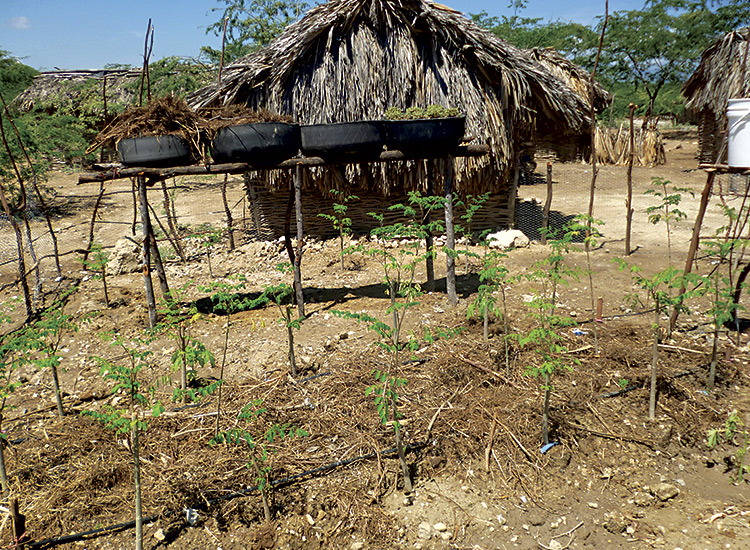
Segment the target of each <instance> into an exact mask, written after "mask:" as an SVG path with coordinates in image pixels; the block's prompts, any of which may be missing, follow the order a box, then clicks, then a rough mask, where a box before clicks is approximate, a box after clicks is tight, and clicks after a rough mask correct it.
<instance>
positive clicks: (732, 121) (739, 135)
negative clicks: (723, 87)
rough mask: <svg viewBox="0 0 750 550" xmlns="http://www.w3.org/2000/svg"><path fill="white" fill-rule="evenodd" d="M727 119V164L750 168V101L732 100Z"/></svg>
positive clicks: (728, 107)
mask: <svg viewBox="0 0 750 550" xmlns="http://www.w3.org/2000/svg"><path fill="white" fill-rule="evenodd" d="M727 119H728V120H729V126H728V128H729V134H728V140H729V143H728V151H729V153H728V158H727V164H729V166H732V167H735V168H750V99H730V100H729V104H728V106H727Z"/></svg>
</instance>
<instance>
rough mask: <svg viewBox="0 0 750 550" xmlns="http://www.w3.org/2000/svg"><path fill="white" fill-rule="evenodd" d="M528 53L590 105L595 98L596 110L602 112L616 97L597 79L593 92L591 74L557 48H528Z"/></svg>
mask: <svg viewBox="0 0 750 550" xmlns="http://www.w3.org/2000/svg"><path fill="white" fill-rule="evenodd" d="M528 53H529V54H530V55H531V58H532V59H534V60H535V61H536V62H538V63H539V64H540V65H542V66H543V67H544V68H545V69H547V70H548V71H549V72H550V73H552V75H553V76H555V77H556V78H558V79H559V80H562V81H563V82H564V83H565V84H566V85H567V86H568V87H569V88H570V89H571V90H573V91H574V92H576V93H577V94H578V95H579V96H580V97H581V98H582V99H583V100H584V101H585V102H586V103H587V104H588V105H591V101H592V99H593V102H594V111H595V112H597V113H601V112H602V111H604V109H606V108H607V107H608V106H609V104H610V103H612V100H613V99H614V98H613V97H612V94H610V93H609V92H608V91H607V90H605V89H604V88H603V87H602V85H601V84H599V83H598V82H596V81H594V87H593V93H592V88H591V74H590V73H589V72H588V71H586V70H585V69H584V68H583V67H581V66H580V65H576V64H575V63H573V62H572V61H569V60H568V59H565V58H564V57H563V56H562V55H561V54H560V52H558V51H557V50H556V49H554V48H532V49H530V50H528Z"/></svg>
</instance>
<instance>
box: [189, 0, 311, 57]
mask: <svg viewBox="0 0 750 550" xmlns="http://www.w3.org/2000/svg"><path fill="white" fill-rule="evenodd" d="M217 1H218V2H219V4H222V5H223V7H218V8H212V9H211V11H212V12H219V11H220V12H221V18H220V19H219V20H218V21H216V22H215V23H212V24H211V25H209V26H208V27H207V28H206V33H207V34H209V33H212V34H214V35H216V36H219V37H220V36H222V34H223V32H224V21H225V20H226V22H227V27H226V28H227V30H226V33H227V34H226V48H225V52H224V61H225V62H229V61H233V60H234V59H237V58H238V57H242V56H244V55H247V54H249V53H251V52H253V51H255V50H257V49H258V48H260V47H262V46H265V45H266V44H268V43H270V42H271V41H272V40H273V39H274V38H276V37H277V36H278V35H279V34H281V31H283V30H284V28H286V26H287V25H289V24H290V23H293V22H294V21H295V20H297V19H299V17H300V15H302V13H304V12H305V11H306V10H307V7H308V5H307V3H305V2H301V1H297V2H292V1H290V0H247V1H246V0H217ZM201 53H203V54H204V55H205V56H206V57H207V58H208V59H209V61H211V62H213V63H218V62H219V60H220V59H221V50H216V49H214V48H211V47H209V46H203V47H202V48H201Z"/></svg>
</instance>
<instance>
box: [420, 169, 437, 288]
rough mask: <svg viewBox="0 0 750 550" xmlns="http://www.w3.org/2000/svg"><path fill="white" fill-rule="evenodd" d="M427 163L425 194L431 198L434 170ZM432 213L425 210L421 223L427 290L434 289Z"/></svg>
mask: <svg viewBox="0 0 750 550" xmlns="http://www.w3.org/2000/svg"><path fill="white" fill-rule="evenodd" d="M430 164H431V163H428V169H427V196H428V197H430V198H432V196H433V195H434V194H435V185H434V181H433V178H434V177H435V173H434V171H430V169H429V165H430ZM431 218H432V215H431V212H430V209H428V210H427V212H425V215H424V220H422V223H423V224H424V225H425V226H426V227H427V235H426V237H425V247H426V248H427V258H426V260H425V269H426V271H427V284H426V285H425V288H426V289H427V291H428V292H434V291H435V243H434V242H433V239H432V230H431V229H430V223H431V221H432V219H431Z"/></svg>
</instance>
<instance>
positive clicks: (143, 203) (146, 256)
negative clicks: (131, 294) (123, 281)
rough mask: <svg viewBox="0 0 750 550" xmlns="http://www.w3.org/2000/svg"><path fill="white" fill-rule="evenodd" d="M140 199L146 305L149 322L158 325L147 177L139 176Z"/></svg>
mask: <svg viewBox="0 0 750 550" xmlns="http://www.w3.org/2000/svg"><path fill="white" fill-rule="evenodd" d="M137 183H138V201H139V205H140V212H141V228H142V231H143V284H144V286H145V289H146V305H147V306H148V324H149V326H150V327H151V328H154V326H156V298H155V297H154V283H153V281H152V280H151V235H150V234H149V233H150V231H151V220H150V218H149V214H148V197H147V196H146V178H145V177H144V176H138V178H137Z"/></svg>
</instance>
